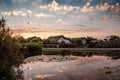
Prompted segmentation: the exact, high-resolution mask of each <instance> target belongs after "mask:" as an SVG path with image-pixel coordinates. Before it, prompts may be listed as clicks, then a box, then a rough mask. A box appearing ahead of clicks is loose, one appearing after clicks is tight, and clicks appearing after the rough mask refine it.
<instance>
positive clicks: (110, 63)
mask: <svg viewBox="0 0 120 80" xmlns="http://www.w3.org/2000/svg"><path fill="white" fill-rule="evenodd" d="M49 56H51V55H49ZM52 56H54V55H52ZM59 56H60V55H59ZM59 56H58V57H59ZM39 57H41V56H34V57H30V58H27V59H26V60H25V61H26V63H25V64H23V65H22V66H21V69H22V70H23V71H24V76H25V79H26V80H120V54H118V53H117V54H115V53H110V54H95V53H88V54H87V53H82V54H81V55H80V54H79V56H78V55H76V54H74V55H73V56H70V58H71V59H72V60H71V59H70V60H67V61H65V60H64V61H55V60H51V61H49V60H47V61H46V60H45V61H42V60H41V59H39ZM58 57H57V58H58ZM44 58H46V59H48V56H45V57H44ZM52 59H55V58H52Z"/></svg>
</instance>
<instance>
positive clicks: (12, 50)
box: [0, 18, 23, 80]
mask: <svg viewBox="0 0 120 80" xmlns="http://www.w3.org/2000/svg"><path fill="white" fill-rule="evenodd" d="M5 22H6V20H4V18H2V20H0V80H23V76H22V72H21V71H20V69H19V65H20V64H21V63H22V62H23V55H22V54H21V52H20V48H21V46H20V45H19V43H18V42H17V41H16V40H15V39H14V38H12V37H11V31H10V29H9V28H7V27H6V26H5ZM15 68H16V69H15Z"/></svg>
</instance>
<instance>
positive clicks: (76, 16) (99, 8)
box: [0, 0, 120, 38]
mask: <svg viewBox="0 0 120 80" xmlns="http://www.w3.org/2000/svg"><path fill="white" fill-rule="evenodd" d="M2 16H4V17H5V19H7V26H8V27H9V28H10V29H11V30H12V31H13V34H14V35H21V36H24V37H25V38H27V37H30V36H39V37H41V38H47V37H49V36H55V35H64V36H66V37H71V38H73V37H86V36H92V37H96V38H104V37H105V36H109V35H118V36H120V0H0V17H2Z"/></svg>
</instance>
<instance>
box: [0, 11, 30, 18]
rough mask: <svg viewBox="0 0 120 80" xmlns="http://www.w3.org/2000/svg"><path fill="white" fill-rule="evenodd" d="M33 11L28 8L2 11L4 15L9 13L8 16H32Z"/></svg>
mask: <svg viewBox="0 0 120 80" xmlns="http://www.w3.org/2000/svg"><path fill="white" fill-rule="evenodd" d="M31 14H32V11H31V10H27V11H16V10H12V11H9V12H2V15H7V16H11V15H12V16H23V17H27V16H31Z"/></svg>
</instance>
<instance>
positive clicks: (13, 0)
mask: <svg viewBox="0 0 120 80" xmlns="http://www.w3.org/2000/svg"><path fill="white" fill-rule="evenodd" d="M27 1H28V0H12V2H14V3H16V2H19V3H24V2H27Z"/></svg>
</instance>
